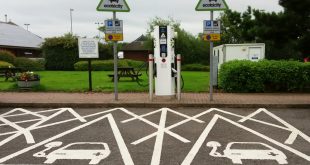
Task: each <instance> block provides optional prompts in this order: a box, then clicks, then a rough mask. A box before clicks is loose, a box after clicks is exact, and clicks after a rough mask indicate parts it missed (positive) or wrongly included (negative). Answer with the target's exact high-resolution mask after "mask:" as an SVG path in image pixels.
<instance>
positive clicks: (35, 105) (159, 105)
mask: <svg viewBox="0 0 310 165" xmlns="http://www.w3.org/2000/svg"><path fill="white" fill-rule="evenodd" d="M16 107H21V108H59V107H71V108H111V107H112V108H115V107H126V108H162V107H169V108H182V107H193V108H309V107H310V103H309V104H218V103H205V104H204V103H159V102H156V103H0V108H16Z"/></svg>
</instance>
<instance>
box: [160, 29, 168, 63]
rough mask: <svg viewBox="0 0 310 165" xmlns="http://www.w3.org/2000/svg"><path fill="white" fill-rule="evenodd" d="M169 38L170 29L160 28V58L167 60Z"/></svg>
mask: <svg viewBox="0 0 310 165" xmlns="http://www.w3.org/2000/svg"><path fill="white" fill-rule="evenodd" d="M167 36H168V29H167V26H160V27H159V42H160V57H162V58H166V57H167V49H168V47H167Z"/></svg>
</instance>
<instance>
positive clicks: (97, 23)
mask: <svg viewBox="0 0 310 165" xmlns="http://www.w3.org/2000/svg"><path fill="white" fill-rule="evenodd" d="M95 24H96V25H98V38H99V41H100V29H99V28H100V24H101V25H103V23H100V22H95Z"/></svg>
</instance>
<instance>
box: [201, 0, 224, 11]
mask: <svg viewBox="0 0 310 165" xmlns="http://www.w3.org/2000/svg"><path fill="white" fill-rule="evenodd" d="M227 9H228V5H227V4H226V2H225V0H199V2H198V4H197V6H196V11H217V10H227Z"/></svg>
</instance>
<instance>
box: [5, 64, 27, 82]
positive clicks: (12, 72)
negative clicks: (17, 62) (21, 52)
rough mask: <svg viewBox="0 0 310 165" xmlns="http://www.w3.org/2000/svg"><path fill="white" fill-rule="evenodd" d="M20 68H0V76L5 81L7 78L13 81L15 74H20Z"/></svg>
mask: <svg viewBox="0 0 310 165" xmlns="http://www.w3.org/2000/svg"><path fill="white" fill-rule="evenodd" d="M21 72H22V69H21V68H14V67H7V68H0V75H2V76H4V77H5V81H8V79H9V78H12V79H14V78H15V77H16V74H17V73H21Z"/></svg>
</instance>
